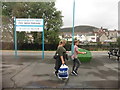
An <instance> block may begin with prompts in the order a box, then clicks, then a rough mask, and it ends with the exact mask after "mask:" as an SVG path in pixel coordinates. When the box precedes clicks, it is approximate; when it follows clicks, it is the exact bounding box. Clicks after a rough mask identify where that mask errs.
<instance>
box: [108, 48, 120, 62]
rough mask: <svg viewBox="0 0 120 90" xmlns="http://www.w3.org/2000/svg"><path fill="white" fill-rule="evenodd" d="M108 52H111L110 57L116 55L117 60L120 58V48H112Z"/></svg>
mask: <svg viewBox="0 0 120 90" xmlns="http://www.w3.org/2000/svg"><path fill="white" fill-rule="evenodd" d="M108 54H109V58H110V56H111V55H112V56H116V57H117V60H118V61H119V58H120V49H118V48H114V49H113V48H112V49H110V50H109V51H108Z"/></svg>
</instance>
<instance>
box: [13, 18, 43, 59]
mask: <svg viewBox="0 0 120 90" xmlns="http://www.w3.org/2000/svg"><path fill="white" fill-rule="evenodd" d="M17 31H20V32H21V31H30V32H42V59H44V21H43V19H34V18H28V19H26V18H14V35H15V37H14V44H15V56H16V57H17Z"/></svg>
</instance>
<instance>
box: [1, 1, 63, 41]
mask: <svg viewBox="0 0 120 90" xmlns="http://www.w3.org/2000/svg"><path fill="white" fill-rule="evenodd" d="M2 16H3V17H4V16H5V17H7V18H9V20H10V21H11V22H10V24H8V23H7V22H6V21H4V20H3V23H5V22H6V24H5V25H6V27H7V26H8V25H12V27H11V28H10V29H9V30H10V31H11V32H12V33H11V34H12V36H13V18H12V17H16V18H43V19H44V26H45V27H44V31H45V41H46V43H57V42H58V40H59V39H58V31H59V30H60V27H61V26H62V25H63V22H62V15H61V12H60V11H58V10H57V9H56V8H55V3H54V2H4V3H3V4H2ZM3 31H5V29H4V28H3ZM31 34H32V36H33V38H34V43H41V38H42V37H41V36H42V35H41V33H39V32H31ZM25 35H28V34H27V33H26V32H19V33H18V42H21V43H24V42H25V40H26V41H27V38H28V37H26V36H25ZM20 38H21V39H20Z"/></svg>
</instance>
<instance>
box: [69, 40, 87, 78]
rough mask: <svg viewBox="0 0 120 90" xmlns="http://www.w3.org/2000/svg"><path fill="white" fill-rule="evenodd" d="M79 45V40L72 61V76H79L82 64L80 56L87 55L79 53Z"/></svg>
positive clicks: (75, 42) (75, 43)
mask: <svg viewBox="0 0 120 90" xmlns="http://www.w3.org/2000/svg"><path fill="white" fill-rule="evenodd" d="M78 44H79V41H78V40H75V41H74V54H73V55H72V59H73V67H72V72H71V74H72V75H76V76H77V75H78V72H77V71H78V68H79V66H80V64H81V62H80V60H79V59H78V54H86V52H80V51H78V49H79V48H78Z"/></svg>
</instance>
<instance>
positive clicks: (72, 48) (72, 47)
mask: <svg viewBox="0 0 120 90" xmlns="http://www.w3.org/2000/svg"><path fill="white" fill-rule="evenodd" d="M74 23H75V0H74V1H73V28H72V46H71V50H72V51H71V53H72V54H73V53H74Z"/></svg>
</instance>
